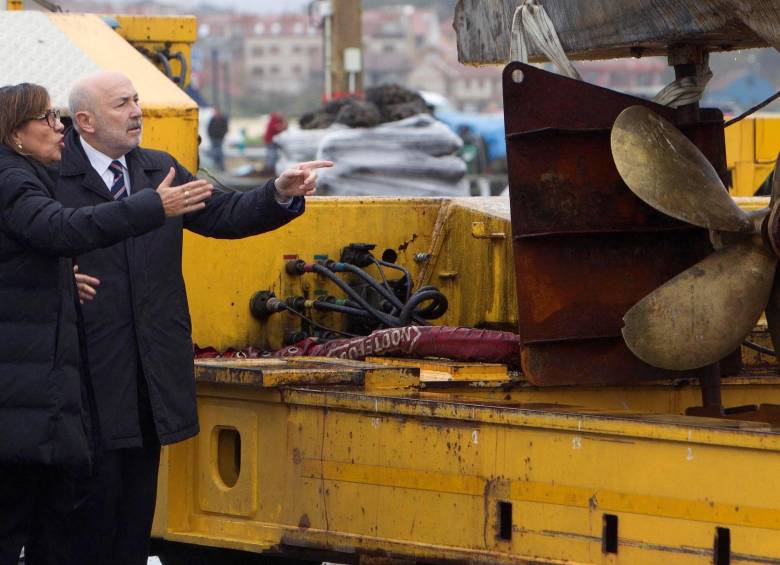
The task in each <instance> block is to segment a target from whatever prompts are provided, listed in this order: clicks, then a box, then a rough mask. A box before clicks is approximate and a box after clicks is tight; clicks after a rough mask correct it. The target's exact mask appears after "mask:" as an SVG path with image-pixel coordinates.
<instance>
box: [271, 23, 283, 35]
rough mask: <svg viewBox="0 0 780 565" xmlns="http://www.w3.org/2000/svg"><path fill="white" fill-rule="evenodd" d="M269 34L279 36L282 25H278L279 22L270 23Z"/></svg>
mask: <svg viewBox="0 0 780 565" xmlns="http://www.w3.org/2000/svg"><path fill="white" fill-rule="evenodd" d="M271 33H272V34H273V35H279V34H280V33H282V24H280V23H279V22H274V23H272V24H271Z"/></svg>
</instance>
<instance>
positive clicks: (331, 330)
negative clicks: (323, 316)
mask: <svg viewBox="0 0 780 565" xmlns="http://www.w3.org/2000/svg"><path fill="white" fill-rule="evenodd" d="M281 304H282V306H283V307H284V309H285V310H287V311H288V312H289V313H290V314H294V315H295V316H298V317H299V318H300V319H302V320H304V321H306V322H308V323H309V324H310V325H312V326H314V327H315V328H319V329H321V330H323V331H326V332H331V333H334V334H340V335H343V336H345V337H358V336H357V334H352V333H349V332H345V331H342V330H336V329H333V328H329V327H327V326H323V325H322V324H318V323H317V322H315V321H314V320H312V319H311V318H309V317H308V316H306V314H303V313H302V312H298V310H296V309H295V308H291V307H290V306H288V305H287V304H285V303H284V302H282V303H281Z"/></svg>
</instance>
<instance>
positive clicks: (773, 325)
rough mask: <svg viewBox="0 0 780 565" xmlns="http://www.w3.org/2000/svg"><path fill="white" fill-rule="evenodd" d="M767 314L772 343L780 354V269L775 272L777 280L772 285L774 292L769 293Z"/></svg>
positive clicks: (765, 311)
mask: <svg viewBox="0 0 780 565" xmlns="http://www.w3.org/2000/svg"><path fill="white" fill-rule="evenodd" d="M764 313H765V314H766V324H767V326H768V327H769V335H771V336H772V345H773V346H774V348H775V353H778V354H780V269H778V270H777V271H776V272H775V282H774V285H773V286H772V292H771V293H770V294H769V301H768V302H767V304H766V309H765V310H764Z"/></svg>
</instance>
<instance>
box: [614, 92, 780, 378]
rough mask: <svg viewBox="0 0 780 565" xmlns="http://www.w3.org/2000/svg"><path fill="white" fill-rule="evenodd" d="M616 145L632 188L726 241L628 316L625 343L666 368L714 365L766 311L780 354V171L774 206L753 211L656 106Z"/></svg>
mask: <svg viewBox="0 0 780 565" xmlns="http://www.w3.org/2000/svg"><path fill="white" fill-rule="evenodd" d="M611 144H612V155H613V158H614V160H615V165H616V166H617V170H618V172H619V173H620V176H621V177H622V178H623V181H624V182H625V183H626V185H627V186H628V187H629V188H630V189H631V191H632V192H634V193H635V194H636V195H637V196H638V197H639V198H641V199H642V200H644V201H645V202H646V203H648V204H649V205H650V206H652V207H653V208H656V209H657V210H659V211H661V212H664V213H665V214H668V215H670V216H672V217H674V218H677V219H680V220H683V221H687V222H689V223H692V224H694V225H697V226H701V227H706V228H709V229H710V230H711V235H712V239H713V241H716V242H718V243H719V245H717V247H718V250H717V251H715V253H713V254H712V255H710V256H709V257H707V258H705V259H703V260H702V261H700V262H699V263H697V264H696V265H694V266H693V267H690V268H689V269H687V270H686V271H683V272H682V273H680V274H679V275H677V276H676V277H675V278H673V279H672V280H670V281H668V282H667V283H666V284H664V285H663V286H661V287H659V288H657V289H656V290H654V291H653V292H652V293H650V294H649V295H648V296H646V297H645V298H643V299H642V300H641V301H639V302H638V303H637V304H635V305H634V306H633V307H632V308H631V309H630V310H629V311H628V312H627V313H626V315H625V316H624V318H623V321H624V322H625V326H624V327H623V337H624V339H625V341H626V344H627V345H628V347H629V349H631V351H633V352H634V354H635V355H636V356H637V357H639V358H640V359H642V360H643V361H645V362H647V363H649V364H651V365H654V366H657V367H661V368H664V369H673V370H686V369H695V368H698V367H703V366H706V365H710V364H712V363H716V362H718V361H719V360H720V359H722V358H723V357H724V356H726V355H727V354H728V353H730V352H731V351H733V350H734V349H736V348H737V347H739V345H740V344H741V343H742V341H743V340H744V339H745V336H747V335H748V334H749V333H750V331H751V329H752V328H753V326H754V325H755V323H756V321H757V320H758V318H759V317H760V316H761V312H762V311H764V310H766V313H767V319H768V321H769V324H770V332H771V333H772V338H773V342H774V344H775V347H776V348H777V347H778V345H780V282H777V281H775V271H776V266H777V250H778V249H780V245H777V243H776V242H778V241H780V239H778V235H773V234H780V206H778V207H776V208H774V207H772V205H773V204H774V202H775V201H776V200H778V201H780V174H779V175H776V176H775V178H774V184H773V187H772V198H771V201H770V209H767V210H762V211H760V212H758V213H753V214H747V213H745V212H744V211H742V210H741V209H740V208H739V207H738V206H737V205H736V204H735V202H734V201H733V200H732V198H731V196H729V194H728V192H727V191H726V190H725V187H724V186H723V183H722V182H721V181H720V178H719V177H718V175H717V173H716V172H715V170H714V168H713V167H712V165H711V164H710V162H709V161H708V160H707V158H706V157H705V156H704V155H703V154H702V153H701V152H700V151H699V149H698V148H697V147H696V146H695V145H694V144H693V143H692V142H691V141H689V140H688V139H687V138H686V137H685V136H684V135H683V134H682V133H681V132H680V131H679V130H677V128H675V127H674V126H673V125H672V124H671V123H669V122H668V121H666V120H665V119H663V118H662V117H660V116H658V115H657V114H655V113H653V112H652V111H650V110H648V109H647V108H645V107H642V106H632V107H631V108H628V109H626V110H624V111H623V112H622V113H621V114H620V116H618V118H617V120H616V121H615V125H614V127H613V129H612V137H611ZM778 164H779V165H780V156H779V157H778ZM770 210H771V212H770ZM776 216H777V217H776ZM767 226H769V227H767ZM743 234H744V235H743ZM762 236H763V237H762ZM721 245H722V246H721ZM773 250H774V252H773Z"/></svg>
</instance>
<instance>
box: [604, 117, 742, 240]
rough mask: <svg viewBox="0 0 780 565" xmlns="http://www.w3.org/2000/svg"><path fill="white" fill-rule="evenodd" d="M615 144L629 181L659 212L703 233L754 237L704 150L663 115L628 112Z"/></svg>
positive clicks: (617, 126)
mask: <svg viewBox="0 0 780 565" xmlns="http://www.w3.org/2000/svg"><path fill="white" fill-rule="evenodd" d="M611 143H612V157H613V158H614V160H615V165H617V170H618V172H619V173H620V176H621V177H623V181H624V182H625V183H626V184H627V185H628V187H629V188H630V189H631V190H632V192H633V193H634V194H636V195H637V196H638V197H639V198H641V199H642V200H644V201H645V202H647V203H648V204H649V205H650V206H652V207H653V208H655V209H656V210H660V211H661V212H663V213H665V214H667V215H669V216H671V217H673V218H677V219H678V220H682V221H684V222H688V223H690V224H693V225H696V226H700V227H703V228H709V229H713V230H723V231H732V232H742V233H752V232H753V225H752V222H750V220H749V218H748V216H747V214H745V212H743V211H742V210H741V209H740V208H739V206H737V205H736V204H735V203H734V201H733V200H732V199H731V197H730V196H729V193H728V192H727V191H726V189H725V187H724V186H723V183H722V182H721V180H720V177H718V173H717V172H715V169H714V168H713V167H712V165H711V164H710V162H709V161H708V160H707V158H706V157H705V156H704V155H702V153H701V151H699V148H698V147H696V146H695V145H694V144H693V143H691V141H689V140H688V138H687V137H685V136H684V135H683V134H682V133H681V132H680V131H679V130H678V129H677V128H676V127H674V126H673V125H672V124H671V123H669V122H668V121H666V120H665V119H663V118H662V117H661V116H659V115H658V114H656V113H654V112H652V111H651V110H648V109H647V108H645V107H644V106H631V107H630V108H626V109H625V110H623V112H621V114H620V115H619V116H618V118H617V120H615V125H614V126H613V128H612V137H611Z"/></svg>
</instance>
